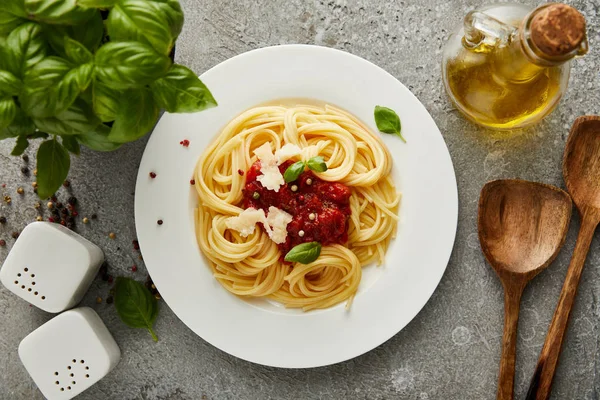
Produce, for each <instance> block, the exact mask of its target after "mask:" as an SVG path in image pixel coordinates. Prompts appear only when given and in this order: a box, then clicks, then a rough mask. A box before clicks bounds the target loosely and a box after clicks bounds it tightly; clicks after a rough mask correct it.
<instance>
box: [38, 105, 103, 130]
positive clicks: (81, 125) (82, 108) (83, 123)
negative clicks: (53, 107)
mask: <svg viewBox="0 0 600 400" xmlns="http://www.w3.org/2000/svg"><path fill="white" fill-rule="evenodd" d="M33 121H34V122H35V125H36V126H37V127H38V129H40V130H42V131H44V132H48V133H50V134H52V135H79V134H82V133H86V132H88V131H91V130H93V129H95V128H96V127H97V126H98V125H99V124H100V120H99V119H98V117H96V116H95V115H94V113H93V111H92V110H91V108H90V107H89V105H88V104H87V103H85V102H84V101H83V100H81V99H79V100H77V101H76V102H75V103H73V105H72V106H71V107H69V108H68V109H67V110H65V111H63V112H62V113H60V114H58V115H56V116H55V117H50V118H34V119H33Z"/></svg>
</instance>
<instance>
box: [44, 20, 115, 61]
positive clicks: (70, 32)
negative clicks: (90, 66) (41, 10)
mask: <svg viewBox="0 0 600 400" xmlns="http://www.w3.org/2000/svg"><path fill="white" fill-rule="evenodd" d="M42 28H43V31H44V35H45V37H46V40H48V43H50V47H52V50H54V51H55V52H56V54H58V55H59V56H61V57H63V58H66V57H67V53H66V51H65V47H64V46H65V44H64V39H65V36H68V37H70V38H71V39H73V40H75V41H77V42H79V43H81V44H82V45H84V46H85V47H86V49H88V50H89V51H90V52H92V53H93V52H95V51H96V49H97V48H98V46H100V43H101V42H102V37H103V36H104V22H103V21H102V16H101V15H100V11H98V12H96V13H95V14H94V15H93V16H92V18H90V20H89V21H87V22H86V23H85V24H80V25H75V26H66V25H48V24H44V25H42Z"/></svg>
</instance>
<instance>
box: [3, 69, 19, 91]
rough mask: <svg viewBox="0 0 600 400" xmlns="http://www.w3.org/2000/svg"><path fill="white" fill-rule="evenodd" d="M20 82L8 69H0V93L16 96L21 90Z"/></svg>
mask: <svg viewBox="0 0 600 400" xmlns="http://www.w3.org/2000/svg"><path fill="white" fill-rule="evenodd" d="M21 86H22V83H21V81H20V80H19V78H17V77H16V76H14V75H13V74H11V73H10V72H8V71H3V70H0V93H5V94H7V95H9V96H18V95H19V93H20V92H21Z"/></svg>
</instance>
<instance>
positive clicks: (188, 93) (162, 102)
mask: <svg viewBox="0 0 600 400" xmlns="http://www.w3.org/2000/svg"><path fill="white" fill-rule="evenodd" d="M150 88H151V89H152V94H153V95H154V100H155V101H156V104H158V105H159V106H160V107H161V108H163V109H165V110H167V111H168V112H171V113H186V112H198V111H202V110H204V109H206V108H209V107H214V106H216V105H217V102H216V101H215V99H214V98H213V96H212V94H211V93H210V90H208V88H207V87H206V86H204V83H202V81H201V80H200V79H199V78H198V77H197V76H196V74H194V73H193V72H192V71H191V70H189V69H188V68H186V67H184V66H183V65H177V64H175V65H173V67H171V69H170V70H169V72H167V74H166V75H165V76H164V77H162V78H160V79H157V80H156V81H154V82H153V83H151V84H150Z"/></svg>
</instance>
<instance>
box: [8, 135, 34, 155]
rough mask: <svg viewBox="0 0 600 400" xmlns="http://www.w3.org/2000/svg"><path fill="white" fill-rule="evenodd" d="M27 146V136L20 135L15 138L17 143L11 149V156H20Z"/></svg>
mask: <svg viewBox="0 0 600 400" xmlns="http://www.w3.org/2000/svg"><path fill="white" fill-rule="evenodd" d="M28 147H29V140H27V136H25V135H21V136H19V137H18V138H17V143H16V144H15V147H14V148H13V150H12V151H11V153H10V155H11V156H20V155H21V154H23V153H24V152H25V150H26V149H27V148H28Z"/></svg>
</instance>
